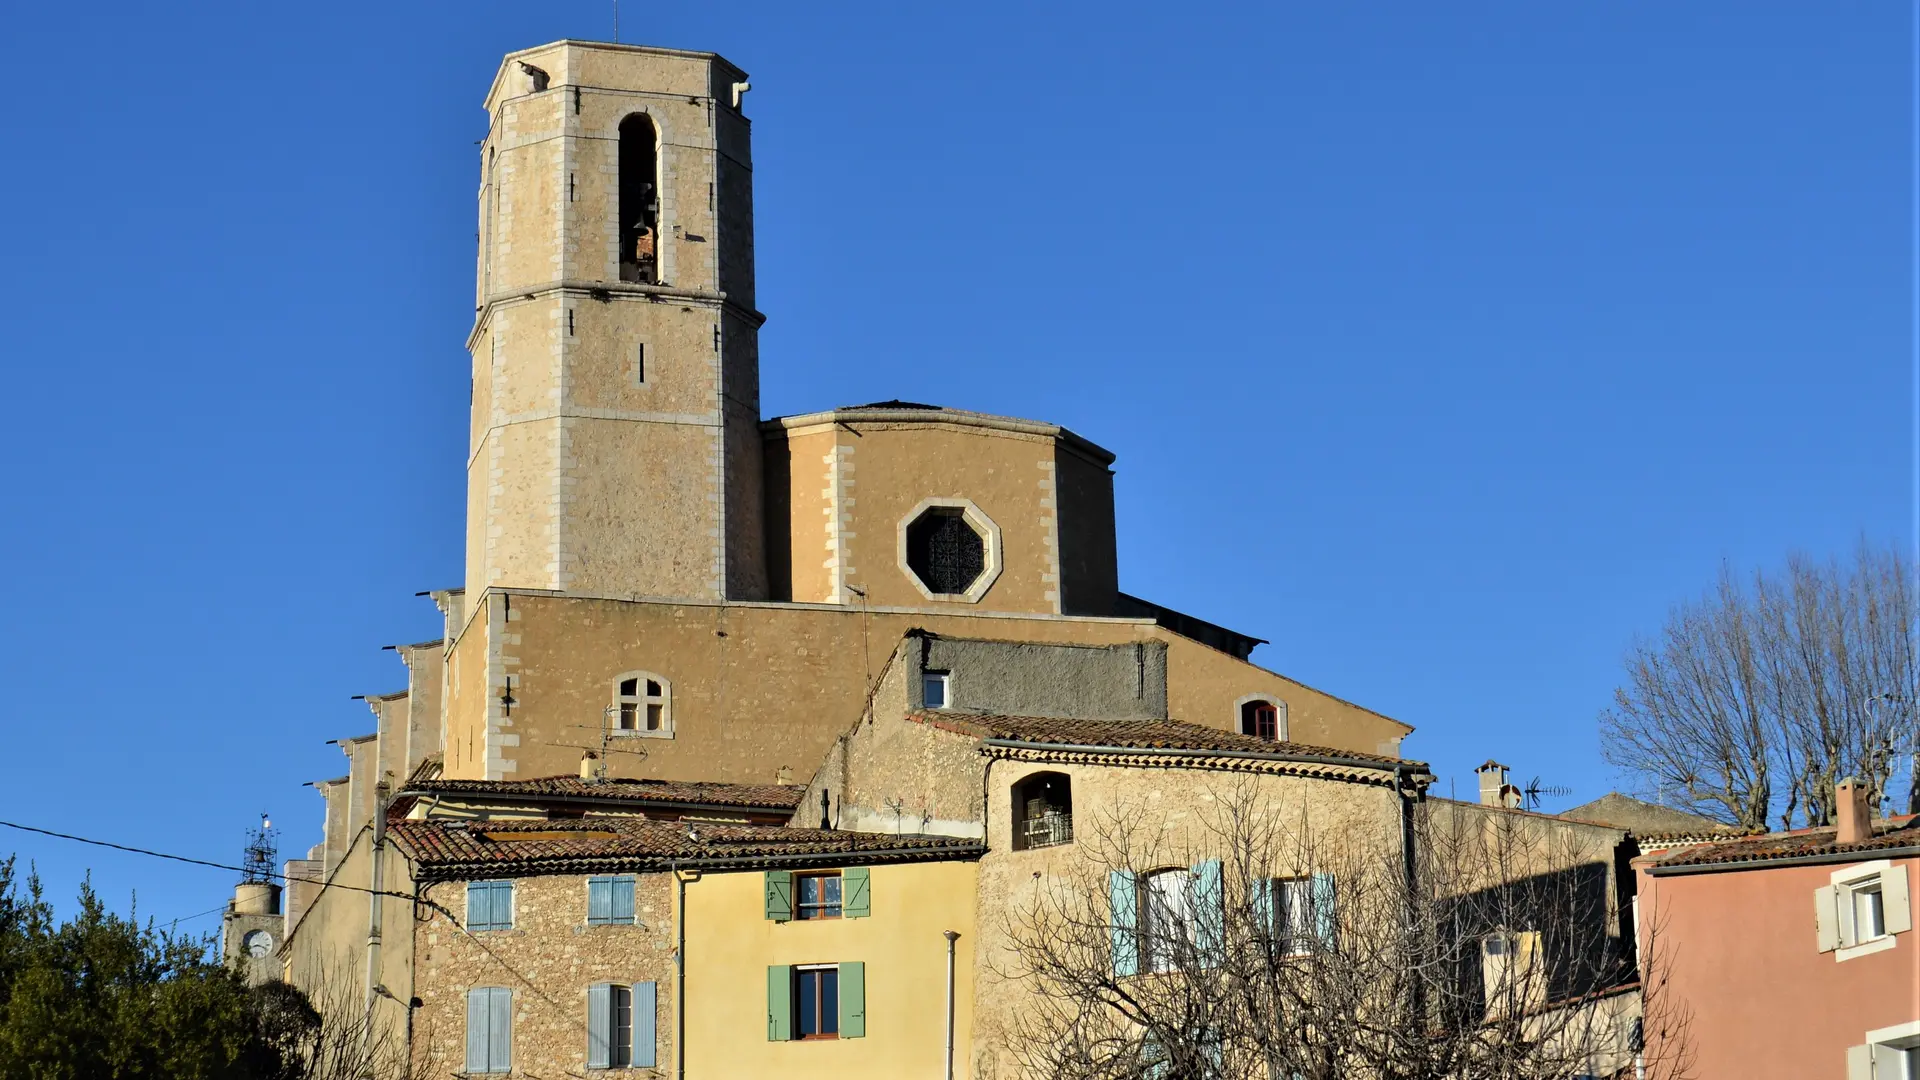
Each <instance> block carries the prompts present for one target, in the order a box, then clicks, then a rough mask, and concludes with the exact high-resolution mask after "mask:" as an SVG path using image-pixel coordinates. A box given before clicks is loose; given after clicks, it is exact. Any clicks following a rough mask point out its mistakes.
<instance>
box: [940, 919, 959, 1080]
mask: <svg viewBox="0 0 1920 1080" xmlns="http://www.w3.org/2000/svg"><path fill="white" fill-rule="evenodd" d="M941 933H942V934H945V935H946V938H947V1080H953V943H954V942H955V941H958V940H959V939H960V934H959V932H958V931H955V930H942V931H941Z"/></svg>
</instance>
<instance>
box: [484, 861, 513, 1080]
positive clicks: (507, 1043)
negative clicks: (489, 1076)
mask: <svg viewBox="0 0 1920 1080" xmlns="http://www.w3.org/2000/svg"><path fill="white" fill-rule="evenodd" d="M495 900H496V902H497V901H498V898H497V897H496V898H495ZM492 996H493V1001H492V1007H491V1008H490V1009H488V1010H487V1071H488V1072H510V1071H512V1069H513V991H512V990H509V989H507V988H506V987H504V986H496V987H494V988H493V991H492Z"/></svg>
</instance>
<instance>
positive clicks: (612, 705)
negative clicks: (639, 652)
mask: <svg viewBox="0 0 1920 1080" xmlns="http://www.w3.org/2000/svg"><path fill="white" fill-rule="evenodd" d="M628 679H637V680H639V682H640V683H641V685H640V687H639V690H640V693H638V694H636V695H634V701H635V703H636V704H638V705H639V706H640V708H641V713H640V716H639V720H640V723H642V724H645V723H646V712H645V710H646V706H647V705H648V704H650V702H649V701H648V700H647V696H648V695H647V692H646V686H645V684H646V683H649V682H654V683H659V684H660V730H658V731H648V730H647V729H646V728H645V727H639V728H623V727H620V726H619V722H618V718H619V712H620V706H621V704H622V702H621V694H620V684H621V683H623V682H625V681H627V680H628ZM610 685H611V687H612V691H613V692H612V694H610V695H609V696H608V699H607V700H608V703H609V704H608V707H607V711H606V712H605V713H604V714H602V718H601V725H602V730H603V731H605V732H606V734H607V737H608V738H612V739H671V738H673V680H671V679H669V678H667V677H666V676H665V675H661V674H659V673H658V672H653V671H641V670H638V669H636V670H633V671H623V672H621V673H620V674H618V675H615V676H614V677H613V679H612V680H611V682H610Z"/></svg>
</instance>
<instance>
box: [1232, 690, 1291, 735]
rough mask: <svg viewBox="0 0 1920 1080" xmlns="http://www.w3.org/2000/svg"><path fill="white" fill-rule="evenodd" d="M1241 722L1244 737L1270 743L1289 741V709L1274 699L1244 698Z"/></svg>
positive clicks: (1262, 697)
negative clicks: (1249, 736) (1248, 736)
mask: <svg viewBox="0 0 1920 1080" xmlns="http://www.w3.org/2000/svg"><path fill="white" fill-rule="evenodd" d="M1239 721H1240V722H1239V729H1240V734H1242V735H1251V736H1253V737H1254V738H1256V739H1265V740H1267V741H1268V742H1285V741H1286V739H1287V707H1286V706H1285V705H1283V704H1281V703H1280V702H1278V701H1276V700H1274V699H1273V698H1270V697H1264V696H1254V697H1247V698H1242V699H1241V701H1240V717H1239Z"/></svg>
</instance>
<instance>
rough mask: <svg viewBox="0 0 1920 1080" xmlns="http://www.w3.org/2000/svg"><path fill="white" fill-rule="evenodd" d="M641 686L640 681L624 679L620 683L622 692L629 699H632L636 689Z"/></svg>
mask: <svg viewBox="0 0 1920 1080" xmlns="http://www.w3.org/2000/svg"><path fill="white" fill-rule="evenodd" d="M639 685H640V680H639V679H624V680H622V681H621V683H620V692H621V693H622V694H624V695H626V696H627V697H632V696H633V695H634V693H635V687H637V686H639Z"/></svg>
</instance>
